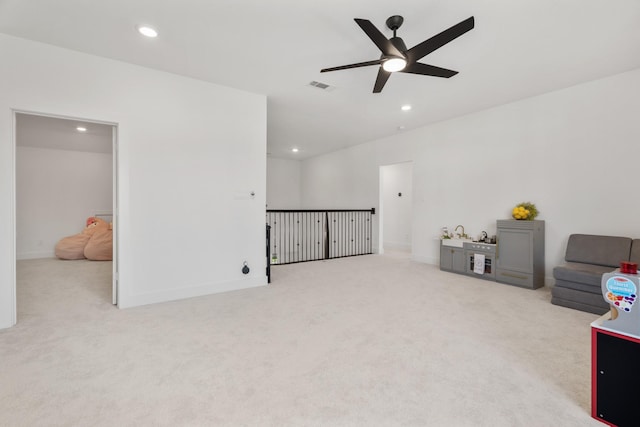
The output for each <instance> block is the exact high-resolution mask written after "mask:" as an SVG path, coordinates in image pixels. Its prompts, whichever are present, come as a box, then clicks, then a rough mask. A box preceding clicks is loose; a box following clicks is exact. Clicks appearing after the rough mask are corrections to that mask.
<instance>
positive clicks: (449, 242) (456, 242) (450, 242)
mask: <svg viewBox="0 0 640 427" xmlns="http://www.w3.org/2000/svg"><path fill="white" fill-rule="evenodd" d="M465 242H471V239H442V245H443V246H450V247H452V248H461V247H462V246H463V245H464V243H465Z"/></svg>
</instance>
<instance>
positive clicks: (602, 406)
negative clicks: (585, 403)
mask: <svg viewBox="0 0 640 427" xmlns="http://www.w3.org/2000/svg"><path fill="white" fill-rule="evenodd" d="M610 318H611V315H610V313H607V314H605V315H603V316H602V317H600V318H599V319H597V320H596V321H595V322H593V323H592V324H591V416H592V417H593V418H595V419H597V420H599V421H602V422H603V423H605V424H608V425H610V426H615V427H638V426H640V369H639V368H638V366H639V364H640V337H639V336H635V335H631V334H626V333H623V332H620V331H616V330H613V329H609V328H607V327H605V326H603V324H606V323H607V320H609V319H610Z"/></svg>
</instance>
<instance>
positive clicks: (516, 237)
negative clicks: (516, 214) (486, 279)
mask: <svg viewBox="0 0 640 427" xmlns="http://www.w3.org/2000/svg"><path fill="white" fill-rule="evenodd" d="M497 229H498V233H497V235H496V237H497V248H496V281H498V282H501V283H507V284H510V285H516V286H521V287H524V288H529V289H537V288H540V287H542V286H544V221H536V220H534V221H516V220H498V222H497Z"/></svg>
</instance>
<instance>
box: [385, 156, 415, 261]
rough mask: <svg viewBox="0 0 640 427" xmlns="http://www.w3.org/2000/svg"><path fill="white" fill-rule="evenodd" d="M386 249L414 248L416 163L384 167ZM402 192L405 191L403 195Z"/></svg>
mask: <svg viewBox="0 0 640 427" xmlns="http://www.w3.org/2000/svg"><path fill="white" fill-rule="evenodd" d="M380 175H381V176H380V186H381V198H382V206H381V207H380V217H381V218H382V239H383V245H384V249H402V250H407V251H410V250H411V225H412V217H413V203H412V200H413V163H411V162H407V163H399V164H396V165H387V166H382V167H380ZM398 194H401V196H399V195H398Z"/></svg>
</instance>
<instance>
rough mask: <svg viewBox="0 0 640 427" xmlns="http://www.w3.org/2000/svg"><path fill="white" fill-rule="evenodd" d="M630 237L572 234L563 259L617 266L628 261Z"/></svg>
mask: <svg viewBox="0 0 640 427" xmlns="http://www.w3.org/2000/svg"><path fill="white" fill-rule="evenodd" d="M630 252H631V239H630V238H628V237H615V236H594V235H590V234H572V235H571V236H569V243H567V252H566V254H565V257H564V259H565V261H567V262H578V263H583V264H596V265H606V266H609V267H619V266H620V261H628V260H629V254H630Z"/></svg>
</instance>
